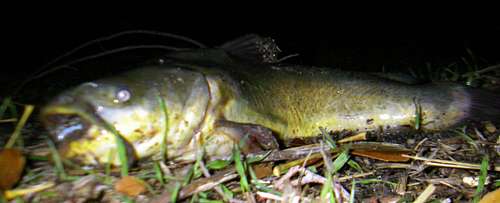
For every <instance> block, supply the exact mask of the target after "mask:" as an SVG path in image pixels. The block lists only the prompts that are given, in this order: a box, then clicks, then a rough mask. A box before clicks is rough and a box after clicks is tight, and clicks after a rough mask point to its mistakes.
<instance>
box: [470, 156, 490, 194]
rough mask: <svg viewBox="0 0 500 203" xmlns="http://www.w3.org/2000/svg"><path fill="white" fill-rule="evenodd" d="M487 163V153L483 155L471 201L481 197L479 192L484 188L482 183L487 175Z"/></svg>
mask: <svg viewBox="0 0 500 203" xmlns="http://www.w3.org/2000/svg"><path fill="white" fill-rule="evenodd" d="M488 165H489V157H488V155H486V156H484V157H483V160H482V161H481V168H480V175H479V183H478V185H477V189H476V192H475V193H474V199H473V202H474V203H476V202H479V200H480V198H481V194H482V193H483V190H484V183H485V182H486V177H487V176H488Z"/></svg>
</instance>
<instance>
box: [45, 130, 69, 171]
mask: <svg viewBox="0 0 500 203" xmlns="http://www.w3.org/2000/svg"><path fill="white" fill-rule="evenodd" d="M47 144H48V145H49V150H50V153H51V154H52V160H53V161H54V164H55V168H56V172H57V174H58V175H59V178H61V179H63V180H65V179H66V178H67V174H66V172H65V170H64V165H63V162H62V160H61V157H60V156H59V153H58V152H57V149H56V146H55V145H54V143H53V142H52V141H51V140H47Z"/></svg>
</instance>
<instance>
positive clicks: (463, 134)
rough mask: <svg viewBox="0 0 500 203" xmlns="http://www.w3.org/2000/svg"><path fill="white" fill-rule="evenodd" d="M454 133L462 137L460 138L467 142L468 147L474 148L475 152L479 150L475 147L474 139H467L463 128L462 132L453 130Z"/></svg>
mask: <svg viewBox="0 0 500 203" xmlns="http://www.w3.org/2000/svg"><path fill="white" fill-rule="evenodd" d="M453 131H454V132H456V133H457V134H459V135H460V136H462V138H463V139H464V140H465V141H466V142H467V143H469V145H471V146H472V147H474V149H475V150H476V151H477V150H479V147H478V146H477V144H476V142H475V141H474V139H472V138H471V137H469V135H467V134H466V133H465V127H464V129H463V132H462V131H458V130H453Z"/></svg>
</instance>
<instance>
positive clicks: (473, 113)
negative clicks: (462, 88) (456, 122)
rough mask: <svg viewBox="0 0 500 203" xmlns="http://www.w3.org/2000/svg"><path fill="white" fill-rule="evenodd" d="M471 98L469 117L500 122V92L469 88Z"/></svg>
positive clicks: (468, 93)
mask: <svg viewBox="0 0 500 203" xmlns="http://www.w3.org/2000/svg"><path fill="white" fill-rule="evenodd" d="M466 93H467V95H468V97H469V99H470V106H469V111H468V112H467V119H470V120H478V121H492V122H494V123H500V92H492V91H488V90H485V89H476V88H467V89H466Z"/></svg>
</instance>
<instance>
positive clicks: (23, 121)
mask: <svg viewBox="0 0 500 203" xmlns="http://www.w3.org/2000/svg"><path fill="white" fill-rule="evenodd" d="M34 108H35V106H33V105H26V106H25V107H24V112H23V115H22V117H21V120H19V122H18V123H17V125H16V129H15V130H14V133H12V136H10V138H9V141H7V144H5V148H11V147H13V146H14V143H15V142H16V141H17V140H18V139H19V135H21V130H22V129H23V127H24V125H25V124H26V121H27V120H28V118H29V117H30V115H31V112H33V109H34Z"/></svg>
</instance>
